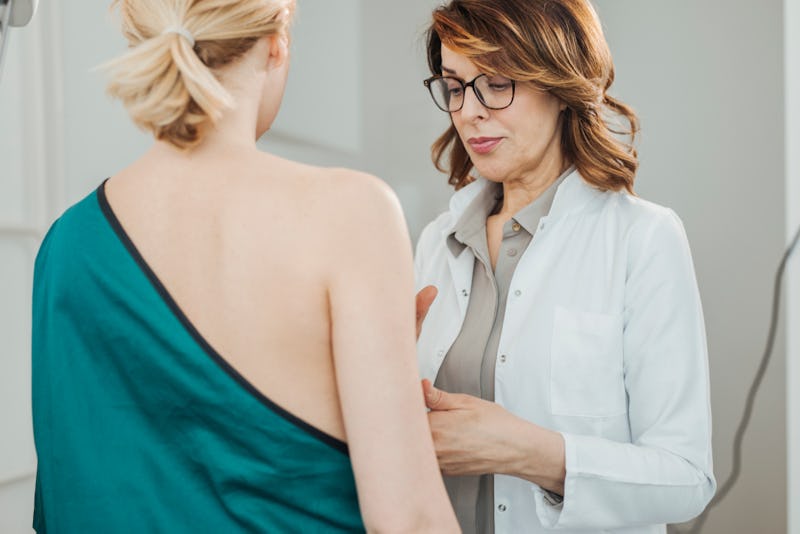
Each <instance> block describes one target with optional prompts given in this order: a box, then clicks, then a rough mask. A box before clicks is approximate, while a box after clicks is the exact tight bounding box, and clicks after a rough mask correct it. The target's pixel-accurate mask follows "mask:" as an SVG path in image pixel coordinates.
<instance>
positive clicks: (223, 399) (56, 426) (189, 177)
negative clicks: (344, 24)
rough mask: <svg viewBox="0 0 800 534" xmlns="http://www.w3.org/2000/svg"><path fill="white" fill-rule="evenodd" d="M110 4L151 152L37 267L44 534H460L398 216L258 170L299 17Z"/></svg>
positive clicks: (81, 215)
mask: <svg viewBox="0 0 800 534" xmlns="http://www.w3.org/2000/svg"><path fill="white" fill-rule="evenodd" d="M116 4H117V6H118V7H119V10H120V14H121V18H122V27H123V33H124V35H125V37H127V39H128V41H129V44H130V47H129V50H128V52H127V53H126V54H125V55H124V56H122V57H121V58H120V59H118V60H116V61H114V62H112V63H111V65H110V66H109V69H110V73H111V83H110V86H109V90H110V93H111V94H112V95H113V96H115V97H117V98H119V99H120V100H121V101H122V102H123V103H124V104H125V106H126V107H127V109H128V111H129V112H130V115H131V117H132V119H133V120H134V122H135V123H136V124H137V125H139V126H141V127H142V128H143V129H145V130H147V131H149V132H151V133H152V134H153V136H154V137H155V142H154V144H153V147H152V148H151V149H150V150H149V151H148V152H146V153H145V154H144V155H143V156H141V157H140V158H139V159H138V160H137V161H136V162H134V163H133V164H132V165H130V166H128V167H126V168H124V169H122V170H119V171H118V172H116V173H115V174H114V175H113V176H111V178H109V179H108V180H107V181H104V182H103V183H102V185H100V186H99V188H97V190H96V191H94V192H92V193H91V194H89V195H88V196H87V197H86V198H85V199H84V200H82V201H80V202H78V203H77V204H76V205H74V206H72V207H71V208H70V209H69V210H67V211H66V213H64V214H63V215H62V216H61V217H60V218H59V219H58V220H57V221H56V222H55V223H54V224H53V226H52V228H51V229H50V231H49V233H48V234H47V237H46V238H45V240H44V242H43V244H42V246H41V249H40V251H39V255H38V257H37V261H36V272H35V282H34V295H33V423H34V433H35V441H36V450H37V454H38V460H39V462H38V473H37V483H36V501H35V502H36V505H35V517H34V527H35V528H36V530H37V531H39V532H63V533H86V534H90V533H100V532H113V533H125V532H136V533H151V532H176V533H183V532H185V533H190V532H191V533H206V532H207V533H220V534H223V533H224V534H228V533H245V532H246V533H254V532H269V533H275V532H278V533H285V532H361V531H363V530H364V529H366V530H370V531H380V532H394V531H397V532H454V531H457V528H458V527H457V523H456V519H455V516H454V515H453V511H452V508H451V506H450V504H449V502H448V500H447V495H446V493H445V489H444V485H443V484H442V479H441V475H440V472H439V470H438V467H437V464H436V457H435V454H434V449H433V443H432V440H431V436H430V433H429V431H428V426H427V420H426V417H425V404H424V400H423V395H422V390H421V388H420V386H419V381H418V374H417V370H416V366H415V361H414V336H415V331H414V328H415V325H414V318H413V314H414V302H413V299H414V294H413V291H414V288H413V262H412V254H411V244H410V241H409V238H408V235H407V233H406V230H405V223H404V221H403V217H402V214H401V212H400V209H399V203H398V202H397V199H396V198H395V197H394V196H393V194H392V193H391V192H390V190H389V188H388V187H387V186H386V185H385V184H383V183H382V182H380V181H379V180H377V179H376V178H374V177H371V176H366V175H363V174H359V173H356V172H353V171H349V170H344V169H322V168H315V167H309V166H305V165H300V164H298V163H295V162H291V161H287V160H284V159H281V158H278V157H275V156H272V155H269V154H266V153H263V152H261V151H259V150H258V149H257V147H256V140H257V139H258V137H260V136H261V135H262V134H263V133H264V132H265V131H266V130H267V129H269V127H270V124H271V123H272V121H273V120H274V119H275V116H276V114H277V112H278V108H279V106H280V103H281V99H282V96H283V91H284V87H285V84H286V76H287V69H288V66H289V50H288V41H289V25H290V22H291V17H292V12H293V11H294V8H295V5H294V1H293V0H119V1H118V2H116ZM332 198H335V199H336V200H335V201H331V199H332ZM375 228H381V239H378V240H376V239H373V237H374V229H375ZM331 258H336V261H331ZM365 398H368V399H369V402H363V399H365Z"/></svg>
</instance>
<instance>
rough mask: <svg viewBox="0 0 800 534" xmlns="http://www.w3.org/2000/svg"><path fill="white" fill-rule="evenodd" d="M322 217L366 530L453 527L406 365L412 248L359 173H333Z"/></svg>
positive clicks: (337, 355)
mask: <svg viewBox="0 0 800 534" xmlns="http://www.w3.org/2000/svg"><path fill="white" fill-rule="evenodd" d="M341 182H342V183H341V184H340V186H337V187H339V191H338V192H337V197H339V198H340V199H342V200H341V201H340V202H339V205H338V206H337V208H336V211H337V213H338V214H339V215H338V217H337V218H336V220H335V221H332V225H331V227H330V228H329V229H328V231H329V232H331V237H330V239H331V244H332V245H333V246H334V249H332V251H333V250H335V255H333V256H330V261H331V262H332V271H333V272H332V275H331V280H330V284H329V298H330V307H331V319H332V337H333V341H332V343H333V353H334V363H335V368H336V379H337V385H338V388H339V396H340V401H341V408H342V414H343V417H344V424H345V431H346V433H347V440H348V444H349V448H350V455H351V459H352V462H353V470H354V473H355V477H356V486H357V488H358V495H359V503H360V506H361V513H362V516H363V519H364V523H365V525H366V527H367V529H368V530H369V531H380V532H383V531H393V532H411V531H413V532H453V531H457V530H458V526H457V523H456V520H455V515H454V513H453V511H452V508H451V506H450V502H449V500H448V498H447V495H446V493H445V490H444V484H443V483H442V479H441V474H440V472H439V468H438V465H437V463H436V456H435V453H434V448H433V442H432V439H431V436H430V431H429V428H428V423H427V418H426V416H425V403H424V399H423V395H422V390H421V388H420V386H419V378H418V373H417V367H416V357H415V353H416V349H415V344H414V339H415V335H414V333H415V322H414V307H415V301H414V285H413V273H412V256H411V246H410V242H409V238H408V235H407V232H406V229H405V222H404V220H403V216H402V212H401V210H400V207H399V203H398V202H397V200H396V198H395V197H394V195H393V193H391V191H390V190H389V189H388V187H387V186H385V185H384V184H382V183H381V182H379V181H378V180H376V179H374V178H371V177H367V176H364V175H349V176H347V177H344V179H343V180H341Z"/></svg>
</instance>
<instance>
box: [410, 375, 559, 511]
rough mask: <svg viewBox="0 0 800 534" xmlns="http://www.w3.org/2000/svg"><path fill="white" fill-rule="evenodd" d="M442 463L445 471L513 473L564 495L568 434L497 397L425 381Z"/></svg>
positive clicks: (426, 396) (454, 472)
mask: <svg viewBox="0 0 800 534" xmlns="http://www.w3.org/2000/svg"><path fill="white" fill-rule="evenodd" d="M422 388H423V392H424V394H425V404H426V405H427V406H428V408H430V410H431V411H430V412H429V413H428V422H429V424H430V428H431V435H432V436H433V444H434V447H435V449H436V457H437V458H438V460H439V467H440V469H441V470H442V473H443V474H445V475H482V474H487V473H495V474H504V475H511V476H516V477H520V478H524V479H526V480H529V481H531V482H533V483H535V484H538V485H539V486H540V487H542V488H544V489H547V490H550V491H553V492H555V493H558V494H561V495H563V491H564V478H565V476H566V468H565V460H564V439H563V437H562V436H561V434H559V433H558V432H553V431H551V430H547V429H545V428H542V427H540V426H538V425H535V424H533V423H531V422H529V421H526V420H524V419H522V418H520V417H517V416H516V415H514V414H512V413H511V412H509V411H508V410H506V409H505V408H503V407H502V406H500V405H499V404H497V403H494V402H489V401H486V400H483V399H480V398H478V397H473V396H471V395H463V394H457V393H447V392H445V391H442V390H440V389H437V388H435V387H434V386H433V385H432V384H431V383H430V381H429V380H423V381H422Z"/></svg>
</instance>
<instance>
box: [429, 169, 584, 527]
mask: <svg viewBox="0 0 800 534" xmlns="http://www.w3.org/2000/svg"><path fill="white" fill-rule="evenodd" d="M573 170H575V169H574V167H570V168H569V169H567V170H566V171H565V172H564V173H563V174H562V175H561V176H559V177H558V179H557V180H556V181H555V182H554V183H553V184H552V185H551V186H550V187H549V188H547V189H546V190H545V191H544V192H543V193H542V194H541V195H540V196H539V197H538V198H537V199H536V200H534V201H533V202H531V203H530V204H528V205H527V206H525V207H524V208H523V209H521V210H520V211H519V212H517V213H516V214H515V215H514V216H513V217H512V218H511V220H509V221H508V222H506V223H505V225H503V240H502V242H501V244H500V250H499V253H498V256H497V263H496V266H495V269H494V271H493V270H492V264H491V261H490V259H489V244H488V241H487V237H486V220H487V218H488V217H489V216H490V215H493V214H495V213H497V212H498V211H499V209H500V207H501V206H502V201H503V188H502V185H501V184H488V187H485V188H484V189H483V190H482V191H481V193H480V194H479V195H478V196H477V197H476V198H475V199H474V200H473V201H472V202H471V203H470V205H469V206H468V207H467V209H466V210H465V211H464V213H463V214H462V216H461V218H460V219H459V220H458V222H457V223H456V225H455V228H454V231H453V233H451V234H450V235H449V236H448V238H447V246H448V247H449V248H450V250H451V251H452V252H453V253H454V255H456V256H458V255H459V254H461V253H462V252H464V249H465V248H467V247H469V248H470V250H471V251H472V253H473V254H474V255H475V268H474V270H473V274H472V287H471V293H472V294H471V295H470V299H469V304H468V306H467V312H466V316H465V318H464V324H463V325H462V327H461V331H460V332H459V334H458V337H457V338H456V340H455V342H454V343H453V345H452V347H450V350H449V351H448V353H447V355H446V356H445V358H444V361H443V362H442V366H441V367H440V368H439V373H438V374H437V375H436V381H435V383H434V385H435V386H436V387H437V388H439V389H442V390H444V391H449V392H451V393H466V394H468V395H473V396H475V397H480V398H482V399H485V400H489V401H494V369H495V364H496V360H497V358H500V359H501V360H502V359H503V358H505V356H504V355H502V354H500V355H498V354H497V349H498V345H499V343H500V334H501V332H502V330H503V318H504V316H505V308H506V299H507V297H508V289H509V287H510V285H511V279H512V277H513V276H514V271H515V269H516V268H517V263H518V262H519V259H520V258H521V257H522V255H523V253H524V252H525V250H526V249H527V248H528V245H529V244H530V242H531V240H532V239H533V236H534V234H535V233H536V229H537V227H538V225H539V219H541V218H542V217H543V216H545V215H547V213H548V212H549V211H550V207H551V206H552V204H553V199H554V198H555V194H556V190H557V189H558V186H559V184H561V182H562V181H563V180H564V178H566V177H567V176H568V175H569V174H570V173H572V171H573ZM444 482H445V486H446V488H447V493H448V494H449V496H450V501H451V502H452V503H453V508H454V509H455V512H456V516H457V517H458V522H459V524H460V525H461V529H462V530H463V532H464V533H465V534H467V533H476V534H477V533H493V532H494V476H493V475H491V474H487V475H476V476H446V477H444Z"/></svg>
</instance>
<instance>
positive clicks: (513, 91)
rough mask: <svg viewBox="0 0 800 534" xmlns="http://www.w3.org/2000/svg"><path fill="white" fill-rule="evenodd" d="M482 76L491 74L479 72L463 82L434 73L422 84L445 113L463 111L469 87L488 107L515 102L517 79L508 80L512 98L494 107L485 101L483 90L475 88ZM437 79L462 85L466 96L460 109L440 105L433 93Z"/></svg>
mask: <svg viewBox="0 0 800 534" xmlns="http://www.w3.org/2000/svg"><path fill="white" fill-rule="evenodd" d="M482 77H487V78H488V77H489V76H488V75H487V74H478V75H477V76H475V77H474V78H473V79H472V80H471V81H468V82H462V81H461V80H459V79H458V78H455V77H453V76H442V75H440V74H434V75H433V76H431V77H430V78H426V79H424V80H422V84H423V85H424V86H425V87H427V88H428V92H429V93H430V95H431V98H432V99H433V103H434V104H436V107H437V108H439V109H441V110H442V111H444V112H445V113H455V112H456V111H461V108H463V107H464V101H465V100H466V98H467V87H472V92H473V93H475V98H477V99H478V102H480V103H481V105H482V106H483V107H485V108H486V109H494V110H498V109H506V108H507V107H508V106H510V105H511V104H513V103H514V95H515V94H516V88H517V82H516V81H515V80H508V81H509V82H511V100H509V101H508V104H506V105H505V106H500V107H492V106H490V105H488V104H487V103H486V102H485V101H484V99H483V95H481V92H480V91H478V90H476V89H475V82H476V81H478V80H479V79H480V78H482ZM435 80H453V81H455V82H457V83H458V84H459V85H460V86H461V90H462V91H463V95H464V96H463V98H462V99H461V105H460V106H458V109H444V108H443V107H442V106H440V105H439V103H438V102H437V101H436V97H435V96H434V95H433V89H432V88H431V83H432V82H434V81H435Z"/></svg>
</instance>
